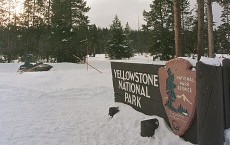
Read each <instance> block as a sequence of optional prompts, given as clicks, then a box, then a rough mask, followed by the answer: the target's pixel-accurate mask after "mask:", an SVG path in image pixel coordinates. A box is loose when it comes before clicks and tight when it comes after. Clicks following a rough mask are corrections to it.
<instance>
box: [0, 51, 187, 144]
mask: <svg viewBox="0 0 230 145" xmlns="http://www.w3.org/2000/svg"><path fill="white" fill-rule="evenodd" d="M150 60H151V58H149V57H141V56H136V57H135V58H133V59H131V60H126V61H138V62H145V63H150V62H151V61H150ZM89 63H90V64H91V65H93V66H94V67H96V68H97V69H99V70H100V71H102V73H99V72H97V71H96V70H93V69H92V68H90V67H89V70H88V71H87V69H86V65H85V64H71V63H59V64H51V65H53V68H52V69H51V71H48V72H26V73H22V74H19V73H17V69H18V68H19V66H20V65H21V64H20V63H19V64H0V116H1V117H0V145H190V144H191V143H189V142H185V141H184V140H183V139H180V138H179V137H178V136H176V135H174V134H173V133H172V132H171V131H170V129H169V128H168V127H167V126H166V125H165V123H164V121H163V119H161V118H159V117H157V116H147V115H144V114H142V113H139V112H137V111H135V110H134V109H132V108H131V107H130V106H128V105H124V104H121V103H114V97H113V85H112V75H111V68H110V61H109V60H106V59H105V58H104V57H102V56H100V55H97V57H95V58H91V57H90V58H89ZM159 63H162V62H159ZM110 106H119V107H120V112H119V113H118V114H116V115H115V116H114V117H113V118H111V117H109V116H108V109H109V107H110ZM149 118H158V119H159V121H160V126H159V128H158V129H157V130H156V133H155V137H154V138H144V137H141V136H140V122H141V121H142V120H145V119H149Z"/></svg>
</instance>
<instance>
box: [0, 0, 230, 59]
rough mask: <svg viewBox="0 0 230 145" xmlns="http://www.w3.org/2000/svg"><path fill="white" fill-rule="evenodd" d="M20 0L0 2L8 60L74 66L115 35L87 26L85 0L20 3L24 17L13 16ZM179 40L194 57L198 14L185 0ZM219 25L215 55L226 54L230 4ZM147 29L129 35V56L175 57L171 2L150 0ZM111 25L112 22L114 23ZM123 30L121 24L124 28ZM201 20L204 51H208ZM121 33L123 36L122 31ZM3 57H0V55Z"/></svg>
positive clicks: (0, 48)
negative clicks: (28, 57)
mask: <svg viewBox="0 0 230 145" xmlns="http://www.w3.org/2000/svg"><path fill="white" fill-rule="evenodd" d="M19 2H20V1H19V0H15V1H11V0H1V1H0V55H3V56H4V57H5V58H6V59H7V61H8V62H11V60H14V59H17V58H18V57H21V58H22V59H23V58H24V57H25V56H26V55H27V54H32V55H33V56H35V57H37V59H43V60H44V59H45V60H47V61H49V60H50V59H51V58H54V59H55V60H56V61H57V62H78V61H79V60H78V59H76V58H75V57H74V55H75V56H77V57H79V58H80V59H84V58H85V56H86V54H87V53H88V54H92V55H93V54H101V53H108V52H109V50H110V49H109V48H110V47H111V44H110V43H109V42H111V39H119V38H116V36H114V34H113V33H114V32H113V31H111V27H110V28H99V27H97V26H96V25H95V24H90V21H89V18H88V16H87V15H86V14H87V12H88V11H90V8H89V7H87V6H86V1H85V0H65V1H60V0H24V10H23V13H20V14H19V13H17V11H16V10H15V5H16V4H17V3H19ZM180 4H181V25H182V30H181V38H182V44H181V46H182V51H183V55H190V54H194V53H196V51H195V50H196V47H197V14H196V8H195V9H192V10H191V9H190V4H189V1H188V0H181V3H180ZM222 6H223V8H224V10H223V14H222V16H221V18H222V22H223V24H221V25H220V26H219V27H216V28H215V30H214V42H215V46H214V48H215V52H216V53H229V51H230V49H229V47H230V43H229V6H227V5H222ZM143 16H144V20H145V21H146V24H145V25H142V26H141V28H140V29H139V30H133V29H131V30H130V31H129V36H128V39H129V41H128V42H129V49H132V53H151V54H152V55H154V56H155V57H160V58H161V59H164V60H167V59H170V58H172V57H173V56H174V54H175V48H174V47H175V46H174V31H173V4H172V0H154V1H152V3H151V4H150V11H143ZM118 17H119V16H118ZM112 23H113V22H111V24H112ZM122 27H123V28H124V26H122ZM206 28H207V24H206V22H205V44H204V46H205V48H207V45H208V44H207V31H206ZM124 34H125V33H124ZM0 59H1V57H0Z"/></svg>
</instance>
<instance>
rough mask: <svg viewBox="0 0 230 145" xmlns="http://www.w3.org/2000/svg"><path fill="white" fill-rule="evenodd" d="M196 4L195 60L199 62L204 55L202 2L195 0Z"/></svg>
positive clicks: (201, 0) (202, 0)
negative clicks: (196, 41)
mask: <svg viewBox="0 0 230 145" xmlns="http://www.w3.org/2000/svg"><path fill="white" fill-rule="evenodd" d="M197 3H198V34H197V35H198V44H197V55H198V56H197V60H198V61H199V60H200V58H201V56H202V55H203V53H204V51H203V50H204V0H197Z"/></svg>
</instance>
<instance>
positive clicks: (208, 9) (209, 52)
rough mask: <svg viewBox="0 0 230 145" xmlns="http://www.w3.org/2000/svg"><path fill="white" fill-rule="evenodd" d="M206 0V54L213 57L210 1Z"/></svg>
mask: <svg viewBox="0 0 230 145" xmlns="http://www.w3.org/2000/svg"><path fill="white" fill-rule="evenodd" d="M206 1H207V15H208V56H209V57H211V58H213V57H214V41H213V14H212V2H211V0H206Z"/></svg>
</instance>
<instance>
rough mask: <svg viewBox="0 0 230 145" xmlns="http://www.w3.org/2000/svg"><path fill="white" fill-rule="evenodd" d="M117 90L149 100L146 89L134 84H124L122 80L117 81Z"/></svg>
mask: <svg viewBox="0 0 230 145" xmlns="http://www.w3.org/2000/svg"><path fill="white" fill-rule="evenodd" d="M118 89H121V90H123V91H126V92H131V93H133V94H137V95H141V96H144V97H147V98H150V96H149V91H148V87H147V86H143V85H140V84H134V83H131V82H124V81H122V80H119V85H118Z"/></svg>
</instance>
